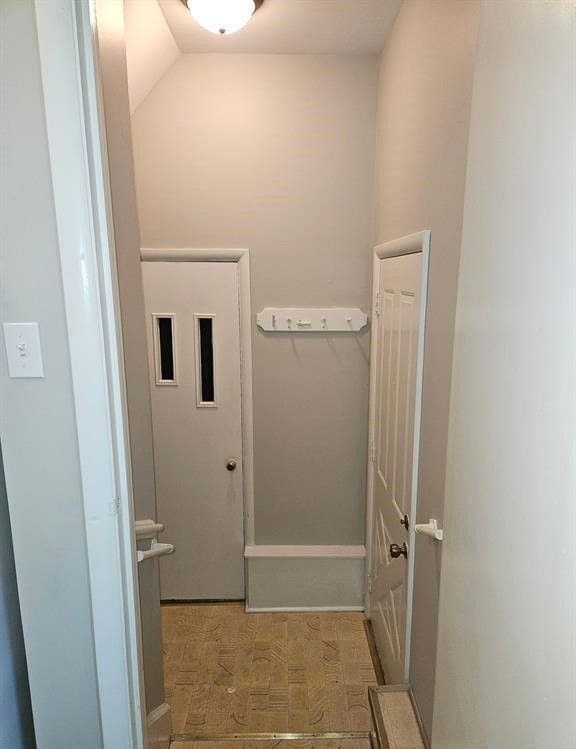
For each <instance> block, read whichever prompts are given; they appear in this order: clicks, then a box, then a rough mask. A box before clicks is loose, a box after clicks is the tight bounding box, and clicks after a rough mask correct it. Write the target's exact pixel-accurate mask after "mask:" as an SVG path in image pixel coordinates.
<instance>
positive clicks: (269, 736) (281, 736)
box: [172, 731, 372, 742]
mask: <svg viewBox="0 0 576 749" xmlns="http://www.w3.org/2000/svg"><path fill="white" fill-rule="evenodd" d="M323 739H324V740H330V739H350V740H358V739H368V740H371V739H372V734H371V732H370V731H327V732H322V733H217V734H216V733H214V734H207V733H204V734H201V735H196V734H175V735H174V736H172V741H173V742H177V741H320V740H323Z"/></svg>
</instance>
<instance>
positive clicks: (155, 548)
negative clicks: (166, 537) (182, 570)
mask: <svg viewBox="0 0 576 749" xmlns="http://www.w3.org/2000/svg"><path fill="white" fill-rule="evenodd" d="M173 553H174V545H173V544H159V543H158V541H156V540H154V541H152V543H151V544H150V548H149V549H146V551H138V552H137V559H138V562H143V561H144V560H146V559H155V558H156V557H163V556H166V554H173Z"/></svg>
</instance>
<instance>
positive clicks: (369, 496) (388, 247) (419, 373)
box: [365, 229, 431, 682]
mask: <svg viewBox="0 0 576 749" xmlns="http://www.w3.org/2000/svg"><path fill="white" fill-rule="evenodd" d="M430 241H431V232H430V230H429V229H426V230H425V231H420V232H416V233H415V234H408V235H407V236H405V237H400V239H394V240H392V241H391V242H385V243H384V244H379V245H377V246H376V247H375V248H374V260H373V271H372V326H371V327H372V329H371V334H370V405H369V411H368V476H367V487H366V568H365V573H366V587H365V611H366V615H367V616H370V576H371V572H372V551H373V550H372V530H373V523H374V445H375V444H376V371H377V357H376V356H375V353H376V351H377V345H378V325H376V324H375V322H374V321H375V320H376V309H377V304H378V291H379V289H380V261H381V260H385V259H386V258H390V257H400V256H402V255H413V254H415V253H418V252H421V253H422V286H421V292H420V321H419V324H418V333H419V340H418V353H417V361H416V403H415V408H414V446H413V454H412V493H411V498H410V530H409V537H408V546H409V550H410V553H409V554H408V585H407V590H406V596H407V606H406V642H405V650H404V653H405V658H404V680H405V681H406V682H407V681H408V678H409V673H410V632H411V628H412V595H413V590H414V549H415V533H414V524H415V523H416V511H417V505H418V467H419V464H420V426H421V421H422V384H423V375H424V345H425V331H426V307H427V296H428V271H429V266H430Z"/></svg>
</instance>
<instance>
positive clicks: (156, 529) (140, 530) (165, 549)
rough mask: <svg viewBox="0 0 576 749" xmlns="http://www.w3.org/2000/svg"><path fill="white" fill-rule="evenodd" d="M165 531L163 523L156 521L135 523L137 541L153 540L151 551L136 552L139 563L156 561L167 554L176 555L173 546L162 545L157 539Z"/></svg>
mask: <svg viewBox="0 0 576 749" xmlns="http://www.w3.org/2000/svg"><path fill="white" fill-rule="evenodd" d="M163 530H164V524H163V523H157V522H156V521H155V520H151V519H149V518H148V519H146V520H136V522H135V523H134V531H135V533H136V540H137V541H143V540H144V539H151V540H152V542H151V544H150V548H149V549H145V550H143V551H142V550H140V549H138V551H137V552H136V560H137V561H138V563H140V562H143V561H144V560H146V559H156V558H157V557H163V556H166V554H173V553H174V545H173V544H160V543H158V539H157V538H156V537H157V535H158V534H159V533H162V531H163Z"/></svg>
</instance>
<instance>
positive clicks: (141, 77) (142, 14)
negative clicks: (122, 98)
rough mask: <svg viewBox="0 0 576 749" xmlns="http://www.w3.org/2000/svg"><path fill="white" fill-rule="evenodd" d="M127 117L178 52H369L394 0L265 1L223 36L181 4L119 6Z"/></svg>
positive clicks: (377, 44)
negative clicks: (236, 28)
mask: <svg viewBox="0 0 576 749" xmlns="http://www.w3.org/2000/svg"><path fill="white" fill-rule="evenodd" d="M124 2H125V15H126V57H127V65H128V87H129V94H130V112H131V113H134V111H135V110H136V108H137V107H138V105H139V104H140V103H141V102H142V101H143V100H144V99H145V98H146V96H147V95H148V94H149V93H150V91H151V90H152V89H153V88H154V86H155V85H156V83H157V82H158V81H159V80H160V78H161V77H162V76H163V75H164V73H165V72H166V71H167V70H168V68H169V67H170V66H171V65H172V64H173V63H174V62H175V61H176V59H177V58H178V56H179V55H180V54H181V53H194V52H212V53H214V52H216V53H234V52H244V53H260V54H282V53H283V54H376V53H378V52H380V50H381V49H382V48H383V46H384V41H385V39H386V35H387V33H388V31H389V30H390V28H391V26H392V24H393V22H394V19H395V18H396V15H397V13H398V9H399V8H400V4H401V0H264V3H263V4H262V6H261V7H260V9H259V10H258V11H257V13H255V15H254V17H253V18H252V19H251V20H250V23H248V25H247V26H246V27H245V28H244V29H242V30H241V31H239V32H237V33H236V34H231V35H230V36H223V37H222V36H217V35H215V34H211V33H210V32H209V31H205V30H204V29H202V28H201V27H200V26H199V25H198V24H197V23H196V21H195V20H194V19H193V18H192V16H191V15H190V12H189V11H188V9H187V7H186V6H185V5H184V3H183V2H182V0H124Z"/></svg>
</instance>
